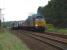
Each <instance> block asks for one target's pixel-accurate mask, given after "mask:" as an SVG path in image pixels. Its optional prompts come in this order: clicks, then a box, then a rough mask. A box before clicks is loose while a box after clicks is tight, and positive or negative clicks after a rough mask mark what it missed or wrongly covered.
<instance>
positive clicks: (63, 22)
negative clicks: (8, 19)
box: [40, 0, 67, 28]
mask: <svg viewBox="0 0 67 50" xmlns="http://www.w3.org/2000/svg"><path fill="white" fill-rule="evenodd" d="M40 9H42V11H41V12H42V13H43V15H44V17H45V18H46V20H47V22H48V23H51V24H53V25H54V26H56V27H59V28H62V27H63V28H64V27H67V0H51V1H49V2H48V5H46V6H45V7H43V8H40Z"/></svg>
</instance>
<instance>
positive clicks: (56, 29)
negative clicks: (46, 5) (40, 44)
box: [47, 24, 67, 35]
mask: <svg viewBox="0 0 67 50" xmlns="http://www.w3.org/2000/svg"><path fill="white" fill-rule="evenodd" d="M47 32H57V33H59V34H63V35H67V28H65V29H58V28H55V27H54V26H53V25H52V24H48V30H47Z"/></svg>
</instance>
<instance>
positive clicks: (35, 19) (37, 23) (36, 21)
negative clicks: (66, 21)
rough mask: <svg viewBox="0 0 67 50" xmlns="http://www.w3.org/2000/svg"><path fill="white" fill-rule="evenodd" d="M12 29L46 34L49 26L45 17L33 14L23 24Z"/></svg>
mask: <svg viewBox="0 0 67 50" xmlns="http://www.w3.org/2000/svg"><path fill="white" fill-rule="evenodd" d="M12 28H13V29H24V30H31V31H43V32H44V31H45V30H46V28H47V26H46V21H45V19H44V16H42V15H39V14H33V15H31V16H28V18H27V19H26V20H25V21H24V22H23V23H22V24H18V26H15V27H12Z"/></svg>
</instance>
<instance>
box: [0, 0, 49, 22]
mask: <svg viewBox="0 0 67 50" xmlns="http://www.w3.org/2000/svg"><path fill="white" fill-rule="evenodd" d="M46 4H48V0H0V8H3V10H2V12H3V13H4V14H5V15H4V20H5V21H15V20H25V19H26V18H27V17H28V15H30V14H32V13H36V12H37V8H38V7H39V6H45V5H46Z"/></svg>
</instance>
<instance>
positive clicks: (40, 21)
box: [35, 16, 46, 31]
mask: <svg viewBox="0 0 67 50" xmlns="http://www.w3.org/2000/svg"><path fill="white" fill-rule="evenodd" d="M45 27H46V22H45V19H44V17H43V16H37V17H36V18H35V28H36V30H38V31H45Z"/></svg>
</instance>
